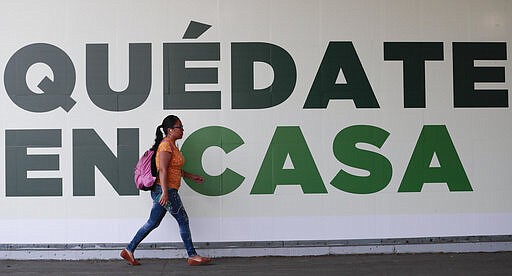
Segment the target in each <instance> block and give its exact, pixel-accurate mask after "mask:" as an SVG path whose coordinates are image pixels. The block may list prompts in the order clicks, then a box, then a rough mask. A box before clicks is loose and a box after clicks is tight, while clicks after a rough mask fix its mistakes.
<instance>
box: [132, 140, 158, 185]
mask: <svg viewBox="0 0 512 276" xmlns="http://www.w3.org/2000/svg"><path fill="white" fill-rule="evenodd" d="M153 155H156V152H155V151H153V150H150V149H148V150H147V151H146V152H144V154H143V155H142V156H141V157H140V159H139V161H137V165H136V166H135V173H134V177H133V179H134V180H135V186H137V188H138V189H139V190H143V191H147V190H150V189H151V187H152V186H153V184H155V180H156V177H154V176H153V174H152V173H151V159H153V158H154V157H153Z"/></svg>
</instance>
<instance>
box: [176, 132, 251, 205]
mask: <svg viewBox="0 0 512 276" xmlns="http://www.w3.org/2000/svg"><path fill="white" fill-rule="evenodd" d="M243 144H244V140H242V138H240V136H238V134H236V132H234V131H232V130H231V129H229V128H225V127H220V126H210V127H205V128H202V129H199V130H197V131H195V132H194V133H192V134H191V135H190V136H189V137H188V138H187V140H186V141H185V142H184V143H183V146H182V148H181V150H182V152H183V155H184V156H185V157H186V162H185V166H184V167H183V169H184V170H185V171H187V172H191V173H194V174H200V175H204V183H203V184H197V183H195V182H193V181H191V180H190V179H187V178H185V182H186V183H187V184H188V186H190V188H192V189H193V190H194V191H196V192H198V193H200V194H203V195H208V196H221V195H225V194H229V193H231V192H232V191H234V190H235V189H236V188H238V187H239V186H240V185H241V184H242V182H243V181H244V179H245V177H243V176H242V175H240V174H238V173H236V172H234V171H232V170H230V169H226V171H224V172H223V173H222V174H220V175H216V176H211V175H208V174H207V173H206V172H205V171H204V170H203V166H202V162H201V160H202V157H203V153H204V151H205V150H206V149H207V148H209V147H214V146H216V147H220V148H221V149H223V150H224V152H225V153H230V152H231V151H233V150H234V149H236V148H238V147H239V146H241V145H243Z"/></svg>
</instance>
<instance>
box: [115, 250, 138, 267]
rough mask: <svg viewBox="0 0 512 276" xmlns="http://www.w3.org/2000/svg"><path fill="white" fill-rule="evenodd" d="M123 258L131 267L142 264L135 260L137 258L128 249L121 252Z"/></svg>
mask: <svg viewBox="0 0 512 276" xmlns="http://www.w3.org/2000/svg"><path fill="white" fill-rule="evenodd" d="M120 255H121V258H123V259H125V260H126V261H127V262H128V263H129V264H131V265H140V263H139V262H138V261H137V260H135V257H134V256H133V253H132V252H130V251H129V250H128V249H126V248H125V249H123V251H121V254H120Z"/></svg>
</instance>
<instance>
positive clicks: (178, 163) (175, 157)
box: [155, 138, 185, 190]
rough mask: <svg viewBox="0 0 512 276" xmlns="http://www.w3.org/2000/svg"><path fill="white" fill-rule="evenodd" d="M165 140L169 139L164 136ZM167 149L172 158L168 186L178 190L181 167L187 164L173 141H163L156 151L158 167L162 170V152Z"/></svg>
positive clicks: (168, 172)
mask: <svg viewBox="0 0 512 276" xmlns="http://www.w3.org/2000/svg"><path fill="white" fill-rule="evenodd" d="M164 140H167V139H166V138H164ZM162 151H166V152H169V153H170V154H171V160H170V161H169V164H168V166H167V187H168V188H172V189H176V190H178V189H179V188H180V185H181V176H182V175H181V172H182V170H181V168H182V167H183V164H185V158H184V157H183V155H182V154H181V151H180V150H179V149H178V147H176V145H174V144H173V143H172V142H171V141H169V140H167V141H162V142H161V143H160V145H158V149H157V151H156V157H155V158H156V169H157V170H160V162H159V160H160V159H159V157H160V152H162ZM159 183H160V181H159Z"/></svg>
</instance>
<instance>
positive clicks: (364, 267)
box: [0, 252, 512, 276]
mask: <svg viewBox="0 0 512 276" xmlns="http://www.w3.org/2000/svg"><path fill="white" fill-rule="evenodd" d="M140 261H141V263H142V265H141V266H136V267H133V266H130V265H128V264H126V263H125V262H124V260H121V259H119V260H108V261H15V260H2V261H0V274H1V275H110V276H111V275H201V274H204V275H244V276H245V275H311V274H315V275H512V252H497V253H446V254H440V253H436V254H385V255H336V256H333V255H331V256H317V257H255V258H218V259H214V261H213V262H212V264H210V265H206V266H200V267H192V266H188V265H187V264H186V261H185V260H184V259H142V260H140Z"/></svg>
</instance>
